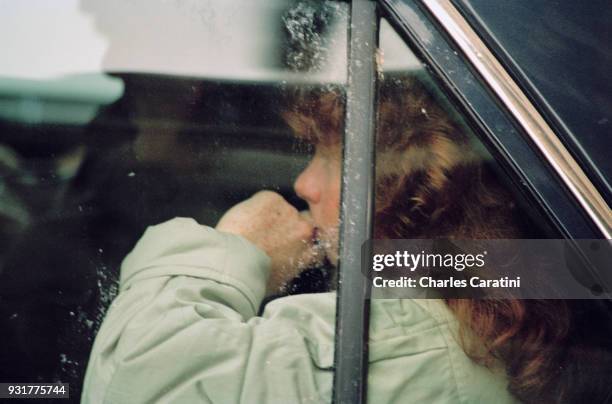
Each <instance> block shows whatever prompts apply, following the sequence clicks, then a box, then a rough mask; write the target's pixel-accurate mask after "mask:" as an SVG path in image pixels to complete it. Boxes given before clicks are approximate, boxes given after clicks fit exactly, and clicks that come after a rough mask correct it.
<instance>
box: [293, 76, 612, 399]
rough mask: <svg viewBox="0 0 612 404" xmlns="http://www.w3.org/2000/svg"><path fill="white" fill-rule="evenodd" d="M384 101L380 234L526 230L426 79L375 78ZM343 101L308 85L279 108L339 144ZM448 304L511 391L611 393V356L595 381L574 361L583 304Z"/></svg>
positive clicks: (309, 131)
mask: <svg viewBox="0 0 612 404" xmlns="http://www.w3.org/2000/svg"><path fill="white" fill-rule="evenodd" d="M378 100H379V101H378V125H377V126H378V127H377V139H376V147H377V149H376V208H375V237H376V238H463V239H470V238H472V239H486V238H506V239H507V238H520V237H521V236H523V230H522V228H521V227H522V226H521V223H522V222H524V220H523V219H521V216H522V215H521V214H520V212H518V208H517V206H516V204H515V202H514V198H513V197H512V195H511V194H510V193H509V192H508V191H507V190H506V189H505V187H504V186H503V185H502V184H501V183H500V181H499V180H498V176H497V175H495V174H494V173H492V172H491V170H490V169H489V168H487V167H488V165H487V164H485V160H484V158H483V157H482V153H478V152H477V151H476V148H475V146H474V143H473V140H471V138H470V137H469V136H468V135H467V134H466V130H464V127H463V126H462V125H460V124H458V123H457V121H456V120H454V119H452V117H451V114H449V113H448V112H447V111H445V110H444V109H443V108H442V107H441V106H440V105H439V103H438V102H437V101H436V100H435V98H434V97H433V96H432V95H431V93H430V92H429V91H428V90H427V88H426V86H424V85H423V84H422V83H421V82H420V81H419V80H418V79H417V78H415V77H408V76H404V77H397V78H386V79H385V80H382V82H381V83H379V95H378ZM343 106H344V98H343V95H342V92H341V91H340V90H338V89H321V90H309V91H304V92H301V93H299V94H298V95H297V96H296V98H295V99H294V100H293V102H292V104H291V107H290V108H289V109H288V110H287V111H286V112H285V113H284V114H283V115H284V118H285V120H286V121H287V123H288V124H289V126H290V127H291V128H292V129H293V131H294V132H295V133H296V135H297V136H298V137H299V138H301V139H303V140H305V141H307V142H309V143H312V144H315V145H319V146H331V145H339V144H340V143H341V134H342V130H343V127H342V125H343V120H344V108H343ZM446 303H447V305H448V307H449V308H450V309H451V310H452V312H453V313H454V314H455V316H456V318H457V319H458V321H459V326H460V329H459V335H460V338H461V341H462V344H463V347H464V350H465V351H466V353H467V354H468V355H469V356H470V357H471V358H472V359H473V360H475V361H477V362H478V363H482V364H484V365H492V364H493V363H494V362H495V361H497V360H501V362H502V363H503V364H504V365H505V368H506V372H507V375H508V378H509V390H510V391H511V392H512V393H513V394H514V395H515V396H516V397H517V398H519V399H520V400H522V401H524V402H534V403H542V402H547V403H549V402H573V401H574V400H576V399H577V398H578V397H583V395H584V394H585V392H587V393H588V394H590V397H592V398H597V399H598V400H599V399H601V398H602V397H606V394H608V393H609V392H610V390H609V387H608V386H607V384H606V383H601V380H602V379H601V374H607V373H606V372H608V370H607V369H610V366H609V364H610V360H609V355H608V356H607V359H606V360H607V362H605V361H604V360H602V359H601V357H600V358H599V359H598V360H597V361H595V362H596V363H599V364H601V366H600V367H599V368H598V369H599V370H601V372H599V373H598V375H597V376H594V379H595V380H586V379H581V382H580V383H577V382H576V380H574V379H575V376H576V375H575V373H576V372H578V369H581V367H580V366H584V365H581V364H580V363H578V362H576V361H581V360H582V359H583V358H584V356H585V352H586V351H585V350H584V349H583V348H584V346H581V345H580V343H576V341H574V339H575V338H576V336H575V332H574V333H573V334H572V333H571V332H570V331H571V330H572V325H575V324H573V322H574V323H575V321H574V320H575V313H576V312H577V307H583V306H584V307H587V306H588V305H587V304H584V305H582V306H580V305H579V304H577V303H571V304H570V303H569V302H566V301H560V300H556V301H550V300H518V299H511V298H505V299H481V300H477V299H446ZM583 303H584V302H583ZM578 311H579V310H578ZM596 345H597V344H596ZM597 346H601V344H599V345H597ZM588 352H589V354H592V350H589V351H588ZM604 365H605V366H604ZM601 401H602V400H600V401H599V402H601Z"/></svg>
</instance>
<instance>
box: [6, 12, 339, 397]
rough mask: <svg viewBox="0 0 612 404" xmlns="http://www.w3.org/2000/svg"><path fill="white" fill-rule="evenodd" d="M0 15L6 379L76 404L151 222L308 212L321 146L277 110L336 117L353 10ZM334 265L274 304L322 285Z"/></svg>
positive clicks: (294, 284)
mask: <svg viewBox="0 0 612 404" xmlns="http://www.w3.org/2000/svg"><path fill="white" fill-rule="evenodd" d="M0 7H1V8H2V10H3V12H2V15H0V47H1V48H2V49H3V58H2V59H1V60H0V335H1V339H2V342H3V343H2V347H1V348H0V381H2V382H52V381H62V382H65V383H70V384H71V391H70V396H71V398H70V400H72V401H74V402H78V399H79V392H80V386H81V384H82V381H83V374H84V372H85V368H86V366H87V361H88V357H89V352H90V350H91V346H92V343H93V340H94V338H95V335H96V333H97V331H98V329H99V327H100V324H101V322H102V320H103V319H104V316H105V313H106V311H107V309H108V307H109V305H110V304H111V302H112V301H113V299H114V298H115V297H116V295H117V294H118V290H119V270H120V265H121V262H122V260H123V259H124V257H125V256H126V254H128V252H129V251H130V250H131V249H132V248H133V247H134V244H135V243H136V241H137V240H138V239H139V238H140V236H141V235H142V234H143V232H144V231H145V229H146V228H147V226H150V225H154V224H158V223H161V222H164V221H166V220H169V219H172V218H174V217H191V218H194V219H195V220H196V221H197V222H199V223H201V224H204V225H209V226H214V225H215V224H216V223H217V221H218V220H219V218H220V217H221V215H222V214H223V213H224V212H225V211H226V210H227V209H229V208H230V207H231V206H233V205H235V204H236V203H238V202H240V201H242V200H244V199H246V198H248V197H250V196H251V195H253V194H254V193H255V192H257V191H259V190H262V189H268V190H273V191H275V192H278V193H279V194H281V195H282V196H283V197H284V198H285V199H286V200H287V201H289V202H290V203H291V204H293V205H294V206H295V207H296V208H297V209H299V210H306V209H308V204H307V203H306V202H305V201H304V200H302V199H301V198H299V197H298V196H297V195H296V193H295V191H294V189H293V183H294V181H295V179H296V178H297V177H298V175H299V174H300V172H302V170H303V169H304V168H305V167H306V166H307V164H308V162H309V159H310V158H311V157H312V154H313V153H314V146H313V143H314V142H315V141H321V139H320V138H317V139H314V138H313V137H312V136H310V135H311V134H306V135H305V134H302V136H296V135H295V133H294V132H295V128H293V127H292V126H291V125H290V124H288V122H287V114H286V112H287V111H293V112H296V111H297V112H299V114H301V115H299V116H302V117H304V116H307V117H311V118H312V117H313V116H314V115H313V114H321V113H323V112H322V111H315V110H314V109H313V108H314V107H312V105H314V104H312V103H315V104H316V103H317V100H320V99H322V98H325V97H326V96H329V95H330V94H331V95H333V96H334V97H336V98H337V100H338V102H337V104H338V105H339V108H342V103H343V99H344V86H345V82H346V74H347V73H346V63H347V62H346V57H347V56H346V55H347V20H348V5H347V4H346V3H343V2H335V1H290V0H205V1H199V0H198V1H196V0H167V1H164V0H155V1H149V0H132V1H124V0H109V1H97V0H66V1H63V2H60V3H55V2H54V4H53V5H51V4H50V3H49V2H47V1H44V0H34V1H31V2H28V4H27V5H26V4H25V3H23V4H22V3H21V2H10V1H5V0H0ZM317 105H318V104H317ZM338 114H339V115H337V116H339V117H340V118H339V121H340V122H336V127H337V128H341V127H342V122H341V121H342V119H343V115H342V114H341V113H338ZM324 131H325V128H323V129H322V132H324ZM329 135H330V137H333V134H329ZM340 138H341V136H340V135H338V139H340ZM339 155H340V154H339V152H338V154H337V155H336V156H334V158H339ZM324 242H327V243H329V240H328V241H324V240H322V241H321V243H324ZM327 247H328V248H327V249H328V250H330V249H333V246H329V245H328V246H327ZM332 267H333V265H331V264H330V263H329V262H326V263H323V264H322V265H321V266H319V267H316V268H311V269H308V270H306V271H305V272H303V273H302V274H301V275H300V276H299V277H298V278H296V279H294V280H292V281H290V282H289V283H287V284H286V285H284V288H283V289H282V290H281V291H280V292H279V294H280V295H284V294H294V293H307V292H316V291H326V290H328V289H330V283H331V281H330V279H332V278H333V274H332V272H333V270H332V269H331V268H332Z"/></svg>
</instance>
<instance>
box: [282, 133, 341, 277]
mask: <svg viewBox="0 0 612 404" xmlns="http://www.w3.org/2000/svg"><path fill="white" fill-rule="evenodd" d="M340 157H341V146H340V145H333V146H328V145H317V146H316V151H315V154H314V156H313V158H312V160H310V163H309V164H308V166H307V167H306V168H305V169H304V171H302V173H301V174H300V175H299V176H298V178H297V179H296V180H295V183H294V185H293V188H294V189H295V192H296V194H297V195H298V196H299V197H300V198H302V199H304V200H305V201H306V202H307V203H308V208H309V210H310V214H311V215H312V218H313V220H314V223H315V226H316V231H317V239H318V241H319V242H320V243H321V246H322V247H323V248H324V250H325V253H326V255H327V258H328V259H329V260H330V262H331V263H332V264H334V265H336V264H337V262H338V230H339V229H338V225H339V220H340V178H341V159H340Z"/></svg>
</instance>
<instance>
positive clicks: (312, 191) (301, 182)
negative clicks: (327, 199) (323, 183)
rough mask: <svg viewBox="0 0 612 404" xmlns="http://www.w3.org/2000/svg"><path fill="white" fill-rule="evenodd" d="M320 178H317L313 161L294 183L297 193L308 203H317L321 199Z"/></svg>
mask: <svg viewBox="0 0 612 404" xmlns="http://www.w3.org/2000/svg"><path fill="white" fill-rule="evenodd" d="M319 182H320V179H319V180H318V179H317V176H316V173H315V170H314V167H313V164H312V162H311V163H310V164H308V167H306V169H304V171H302V173H301V174H300V175H299V176H298V177H297V179H296V180H295V183H294V184H293V189H294V190H295V193H296V194H297V196H299V197H300V198H302V199H304V200H305V201H306V202H308V204H315V203H318V202H319V201H320V200H321V190H320V186H319V185H320V184H319Z"/></svg>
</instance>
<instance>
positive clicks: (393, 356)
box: [368, 19, 555, 402]
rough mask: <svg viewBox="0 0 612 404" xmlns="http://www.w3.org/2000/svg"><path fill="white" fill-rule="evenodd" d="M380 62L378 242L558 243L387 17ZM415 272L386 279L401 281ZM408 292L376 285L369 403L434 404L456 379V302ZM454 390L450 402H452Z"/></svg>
mask: <svg viewBox="0 0 612 404" xmlns="http://www.w3.org/2000/svg"><path fill="white" fill-rule="evenodd" d="M378 59H379V78H378V94H377V95H378V97H377V111H378V114H377V126H376V127H377V143H376V192H375V198H374V199H375V207H374V218H375V220H374V221H375V226H374V238H375V239H376V240H383V239H409V240H414V241H418V240H421V241H425V240H429V239H460V240H469V239H513V238H549V237H554V236H555V233H554V232H551V231H550V230H549V229H550V227H549V224H548V223H547V220H545V219H544V218H543V217H541V216H540V213H539V210H537V209H535V208H534V205H533V203H532V202H530V201H528V200H526V199H525V197H524V196H523V195H522V193H521V191H520V189H518V188H517V186H516V185H515V184H516V181H515V180H514V179H512V178H511V177H510V176H509V174H508V172H507V171H505V170H504V169H503V168H502V166H501V164H500V163H499V162H498V161H497V160H496V158H495V157H494V153H492V152H491V151H490V150H489V149H488V146H487V143H486V142H484V141H483V140H482V138H481V136H480V135H479V133H478V131H477V130H476V129H474V127H473V126H472V125H471V124H470V121H469V118H468V117H467V116H465V115H464V114H463V113H462V112H461V110H460V109H459V108H457V107H456V105H455V104H454V102H453V101H452V100H451V99H450V98H449V97H448V96H447V95H446V92H445V89H444V87H443V86H442V85H441V84H439V81H438V80H437V78H436V77H435V76H434V74H433V73H432V70H433V69H431V68H430V67H429V66H428V65H427V63H425V62H424V61H423V60H422V59H421V58H420V57H419V56H417V55H416V54H415V53H414V52H413V51H412V49H411V47H409V46H408V45H407V43H406V42H405V41H404V39H403V38H401V37H400V36H399V35H398V34H397V32H396V31H395V30H394V29H393V28H392V27H391V25H390V24H389V23H388V22H387V20H386V19H382V20H381V21H380V31H379V57H378ZM375 243H377V241H375ZM377 245H379V246H380V245H381V244H377ZM394 245H395V246H399V245H400V244H394ZM411 246H412V245H411ZM374 248H376V247H374ZM419 251H421V250H420V249H419ZM381 273H382V272H381ZM376 274H378V273H376ZM410 274H411V273H410V272H401V273H400V274H394V275H393V274H392V275H386V276H387V277H388V278H385V279H392V280H397V279H400V280H401V279H403V278H405V277H409V275H410ZM400 275H401V277H400ZM404 275H406V276H405V277H404ZM417 275H418V273H417ZM372 276H376V275H372ZM384 276H385V275H383V278H384ZM381 279H382V278H381ZM397 285H400V283H397ZM385 288H386V289H385ZM383 289H385V290H383ZM409 289H410V287H408V286H405V285H404V286H397V288H395V287H390V286H385V287H381V288H377V282H373V287H372V301H371V308H370V313H371V314H370V326H369V334H370V335H369V341H370V344H369V355H370V363H369V368H368V402H386V401H392V400H394V399H397V398H398V397H409V398H410V400H411V401H415V402H428V401H431V400H432V397H435V399H440V398H441V397H445V396H444V394H446V393H445V392H444V388H443V387H441V386H446V385H447V384H449V385H453V383H455V382H454V381H453V375H452V373H453V370H452V369H451V368H452V367H453V366H454V365H453V364H451V363H448V362H445V360H446V359H445V358H446V357H444V355H438V354H439V352H441V350H442V349H446V347H447V345H446V344H447V343H448V344H451V345H452V344H453V343H449V342H448V341H445V340H444V338H445V334H444V331H439V332H438V331H436V324H437V322H442V323H444V322H446V321H450V322H451V324H452V321H453V320H452V318H453V315H452V314H451V311H449V307H451V305H452V303H445V302H444V300H438V299H431V297H432V296H431V295H428V294H425V295H422V296H421V297H422V299H419V298H418V297H419V296H420V295H418V294H416V295H415V294H413V293H411V292H408V290H409ZM415 293H416V292H415ZM415 296H416V297H417V298H416V299H414V297H415ZM393 297H395V298H393ZM408 297H413V299H408ZM427 297H429V299H427ZM464 297H465V296H464ZM451 300H452V299H451ZM451 300H448V299H447V300H446V301H447V302H449V301H451ZM447 316H448V317H447ZM448 335H451V334H448ZM452 335H455V334H452ZM443 347H444V348H443ZM455 348H456V347H455ZM455 348H453V347H451V348H448V349H449V351H452V350H453V349H455ZM457 352H460V348H457ZM450 354H451V355H453V353H452V352H451V353H450ZM458 361H460V360H458ZM466 363H467V362H466ZM457 366H464V364H458V365H457ZM466 366H471V365H466ZM472 371H474V370H473V369H471V370H469V372H472ZM474 372H475V373H471V374H472V375H474V374H478V376H477V377H476V378H475V379H474V380H471V381H470V383H469V385H470V386H484V385H495V384H496V383H499V380H497V379H495V377H491V376H490V375H488V374H485V373H478V372H477V371H474ZM432 375H436V376H435V378H436V380H432ZM477 388H481V387H477ZM499 392H500V393H499V394H500V396H498V398H500V400H502V398H501V395H503V394H508V393H507V391H506V390H505V388H502V389H501V390H499ZM449 394H450V395H449V396H448V397H446V399H448V400H449V401H453V400H454V398H453V397H452V393H449ZM466 394H471V393H466ZM483 394H485V393H483ZM486 394H489V393H486ZM508 397H510V396H508ZM508 399H510V398H508Z"/></svg>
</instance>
